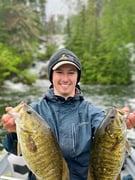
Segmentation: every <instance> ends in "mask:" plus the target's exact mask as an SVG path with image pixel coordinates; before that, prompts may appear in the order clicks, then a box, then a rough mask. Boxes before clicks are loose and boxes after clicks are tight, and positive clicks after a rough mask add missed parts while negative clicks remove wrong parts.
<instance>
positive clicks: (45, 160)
mask: <svg viewBox="0 0 135 180" xmlns="http://www.w3.org/2000/svg"><path fill="white" fill-rule="evenodd" d="M9 113H10V114H11V115H13V116H14V118H15V122H16V132H17V137H18V141H19V144H20V148H21V153H22V155H23V157H24V159H25V161H26V164H27V165H28V167H29V169H30V170H31V171H32V172H33V173H34V174H35V176H36V177H37V179H39V180H45V179H46V180H54V179H55V180H69V172H68V167H67V163H66V161H65V159H64V158H63V156H62V153H61V150H60V147H59V144H58V143H57V140H56V138H55V136H54V134H53V132H52V130H51V128H50V127H49V125H48V124H47V123H46V121H45V120H44V119H42V117H41V116H40V115H39V114H38V113H36V112H35V111H34V110H33V109H32V108H31V107H30V106H28V105H27V104H26V103H24V102H22V103H20V104H19V105H18V106H16V107H15V108H13V109H12V110H11V111H10V112H9Z"/></svg>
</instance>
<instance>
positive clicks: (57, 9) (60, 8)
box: [46, 0, 68, 17]
mask: <svg viewBox="0 0 135 180" xmlns="http://www.w3.org/2000/svg"><path fill="white" fill-rule="evenodd" d="M46 13H47V17H48V16H50V15H60V14H64V15H67V14H68V7H67V5H66V3H64V2H63V0H48V1H47V4H46Z"/></svg>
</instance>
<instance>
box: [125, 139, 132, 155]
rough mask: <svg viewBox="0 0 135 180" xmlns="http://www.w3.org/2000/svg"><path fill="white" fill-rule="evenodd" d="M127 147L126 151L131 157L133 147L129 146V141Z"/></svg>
mask: <svg viewBox="0 0 135 180" xmlns="http://www.w3.org/2000/svg"><path fill="white" fill-rule="evenodd" d="M125 146H126V151H127V153H128V156H130V155H131V145H130V144H129V142H128V140H126V142H125Z"/></svg>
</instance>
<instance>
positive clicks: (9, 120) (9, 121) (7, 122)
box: [1, 107, 16, 132]
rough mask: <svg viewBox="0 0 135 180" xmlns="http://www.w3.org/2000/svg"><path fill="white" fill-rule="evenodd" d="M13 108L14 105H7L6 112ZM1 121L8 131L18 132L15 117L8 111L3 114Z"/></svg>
mask: <svg viewBox="0 0 135 180" xmlns="http://www.w3.org/2000/svg"><path fill="white" fill-rule="evenodd" d="M12 109H13V108H12V107H6V109H5V110H6V112H8V111H10V110H12ZM1 121H2V125H3V128H4V129H6V130H7V131H8V132H16V124H15V119H14V118H13V117H12V116H11V115H9V114H8V113H7V114H3V116H2V118H1Z"/></svg>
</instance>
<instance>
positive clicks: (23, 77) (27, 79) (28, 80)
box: [19, 69, 36, 85]
mask: <svg viewBox="0 0 135 180" xmlns="http://www.w3.org/2000/svg"><path fill="white" fill-rule="evenodd" d="M35 80H36V76H35V75H34V74H32V73H30V72H29V70H28V69H25V70H22V71H21V73H20V74H19V81H21V82H23V83H24V84H29V85H31V84H32V83H33V82H35Z"/></svg>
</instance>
